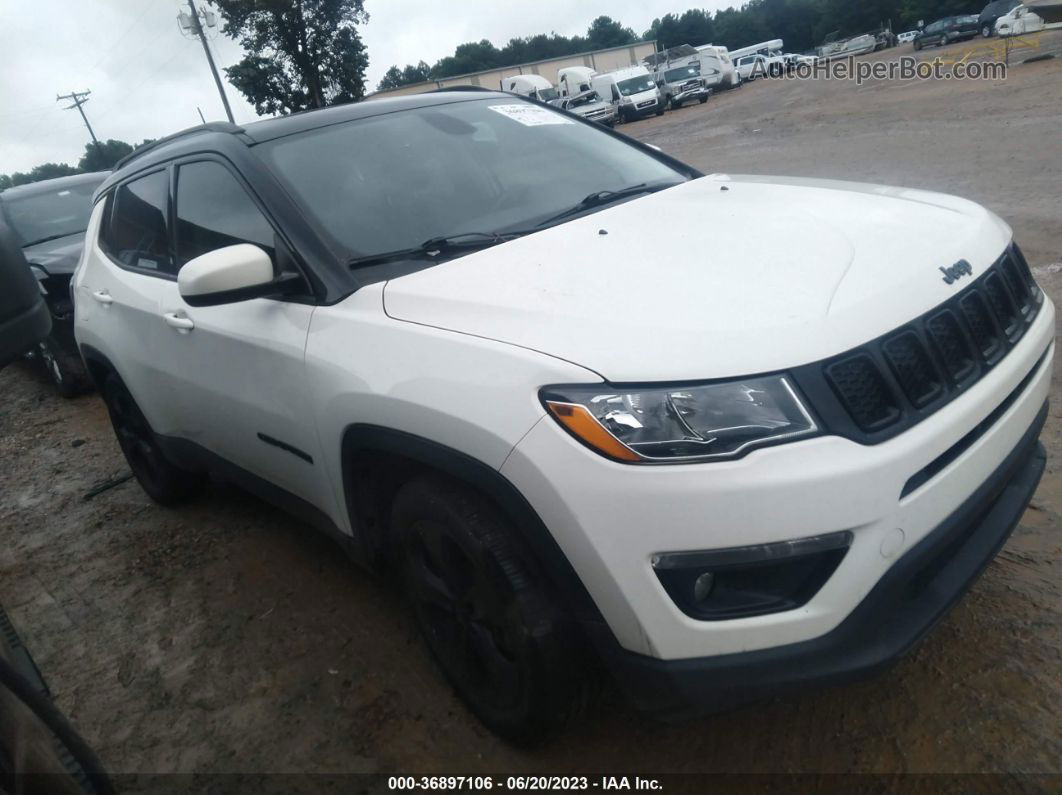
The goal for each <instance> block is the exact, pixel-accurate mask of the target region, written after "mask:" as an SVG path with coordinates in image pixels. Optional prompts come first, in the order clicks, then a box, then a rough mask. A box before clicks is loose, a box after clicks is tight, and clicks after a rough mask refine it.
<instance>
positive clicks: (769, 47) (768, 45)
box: [730, 39, 785, 61]
mask: <svg viewBox="0 0 1062 795" xmlns="http://www.w3.org/2000/svg"><path fill="white" fill-rule="evenodd" d="M784 46H785V45H784V43H783V42H782V40H781V39H771V40H770V41H761V42H760V43H759V44H753V45H752V46H750V47H742V48H741V49H740V50H731V51H730V60H732V61H737V59H738V58H741V57H743V56H745V55H762V56H763V57H764V58H770V57H771V56H772V55H779V54H781V52H782V48H783V47H784Z"/></svg>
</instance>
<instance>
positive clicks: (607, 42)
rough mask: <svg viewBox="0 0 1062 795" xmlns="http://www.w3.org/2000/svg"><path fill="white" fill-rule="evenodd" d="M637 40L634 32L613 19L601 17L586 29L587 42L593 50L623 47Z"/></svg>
mask: <svg viewBox="0 0 1062 795" xmlns="http://www.w3.org/2000/svg"><path fill="white" fill-rule="evenodd" d="M637 40H638V37H637V36H636V35H635V33H634V31H633V30H631V29H630V28H625V27H623V25H621V24H620V23H619V22H617V21H616V20H614V19H613V18H612V17H606V16H600V17H598V18H597V19H595V20H594V21H593V22H591V23H590V27H589V28H587V29H586V42H587V44H588V45H589V47H590V49H591V50H605V49H608V48H609V47H622V46H623V45H624V44H630V43H631V42H634V41H637Z"/></svg>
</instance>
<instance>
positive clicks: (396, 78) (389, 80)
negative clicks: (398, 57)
mask: <svg viewBox="0 0 1062 795" xmlns="http://www.w3.org/2000/svg"><path fill="white" fill-rule="evenodd" d="M401 85H404V84H403V83H402V70H401V69H399V68H398V67H397V66H392V67H391V68H390V69H388V70H387V71H386V72H384V76H383V77H382V78H380V82H379V83H377V84H376V90H377V91H387V90H388V89H390V88H398V87H399V86H401Z"/></svg>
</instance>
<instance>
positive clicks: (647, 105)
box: [620, 99, 660, 120]
mask: <svg viewBox="0 0 1062 795" xmlns="http://www.w3.org/2000/svg"><path fill="white" fill-rule="evenodd" d="M640 104H641V105H642V107H639V106H638V105H623V106H621V110H620V113H621V114H622V115H623V116H624V118H626V119H628V120H631V119H644V118H645V117H646V116H652V115H653V114H654V113H656V112H658V111H659V110H660V100H658V99H653V100H648V101H646V102H643V103H640Z"/></svg>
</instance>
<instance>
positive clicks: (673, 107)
mask: <svg viewBox="0 0 1062 795" xmlns="http://www.w3.org/2000/svg"><path fill="white" fill-rule="evenodd" d="M670 105H671V110H678V109H679V108H681V107H682V103H681V102H676V101H675V100H671V101H670Z"/></svg>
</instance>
